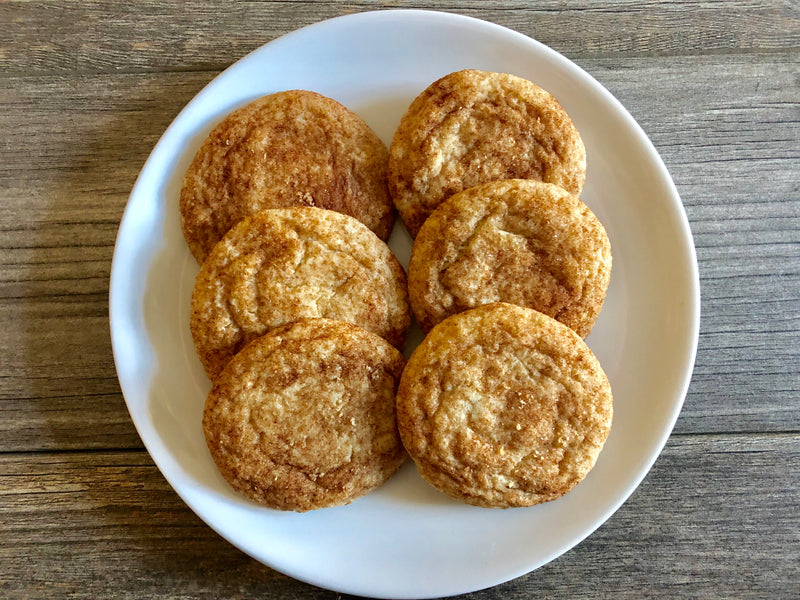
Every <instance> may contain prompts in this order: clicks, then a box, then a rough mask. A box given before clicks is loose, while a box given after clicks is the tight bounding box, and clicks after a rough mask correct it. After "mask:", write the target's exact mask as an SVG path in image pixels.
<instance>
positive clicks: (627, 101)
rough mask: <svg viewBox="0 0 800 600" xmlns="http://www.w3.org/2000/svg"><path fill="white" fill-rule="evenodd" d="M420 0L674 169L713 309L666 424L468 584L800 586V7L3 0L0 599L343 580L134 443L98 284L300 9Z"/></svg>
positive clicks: (316, 14) (103, 285)
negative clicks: (591, 504)
mask: <svg viewBox="0 0 800 600" xmlns="http://www.w3.org/2000/svg"><path fill="white" fill-rule="evenodd" d="M390 7H391V8H398V7H399V8H432V9H438V10H445V11H451V12H458V13H461V14H465V15H469V16H474V17H479V18H483V19H486V20H490V21H493V22H496V23H499V24H501V25H505V26H508V27H511V28H513V29H516V30H518V31H520V32H522V33H524V34H527V35H529V36H531V37H533V38H536V39H538V40H540V41H542V42H544V43H545V44H547V45H549V46H551V47H552V48H554V49H556V50H557V51H559V52H561V53H563V54H564V55H566V56H567V57H568V58H570V59H572V60H573V61H575V62H576V63H578V64H579V65H581V66H582V67H583V68H585V69H586V70H587V71H588V72H589V73H591V74H592V75H593V76H594V77H595V78H597V79H598V80H599V81H600V82H601V83H602V84H604V85H605V86H606V87H607V88H609V89H610V91H611V92H612V93H613V94H615V95H616V96H617V97H618V98H619V99H620V100H621V101H622V103H623V104H624V105H625V106H626V107H627V108H628V110H629V111H630V112H631V113H632V114H633V116H634V117H635V118H636V119H637V120H638V121H639V123H640V124H641V125H642V126H643V128H644V130H645V131H646V132H647V133H648V135H649V136H650V137H651V139H652V140H653V142H654V144H655V146H656V148H657V149H658V151H659V152H660V154H661V156H662V157H663V159H664V161H665V163H666V165H667V167H668V169H669V170H670V172H671V174H672V176H673V178H674V180H675V183H676V185H677V187H678V190H679V192H680V194H681V196H682V199H683V202H684V205H685V207H686V212H687V214H688V216H689V220H690V223H691V227H692V231H693V234H694V239H695V244H696V246H697V253H698V259H699V267H700V275H701V285H702V300H703V303H702V320H701V332H700V343H699V351H698V356H697V363H696V367H695V370H694V375H693V380H692V384H691V388H690V390H689V393H688V396H687V398H686V403H685V405H684V409H683V412H682V413H681V416H680V418H679V420H678V422H677V425H676V427H675V430H674V433H673V435H672V436H671V438H670V440H669V442H668V443H667V446H666V448H665V450H664V452H663V454H662V455H661V457H660V458H659V459H658V461H657V462H656V464H655V466H654V468H653V469H652V471H651V472H650V474H649V475H648V477H647V478H646V479H645V481H644V483H643V484H642V485H641V486H640V487H639V488H638V490H637V491H636V492H635V493H634V494H633V496H632V497H631V498H630V499H629V500H628V502H627V503H626V504H624V505H623V507H622V508H621V509H620V510H619V511H618V512H617V513H616V514H615V515H614V516H613V517H612V518H611V519H610V520H609V521H608V522H607V523H606V524H605V525H603V526H602V527H601V528H600V529H599V530H598V531H597V532H596V533H595V534H593V535H592V536H591V537H589V538H588V539H587V540H585V541H584V542H582V543H581V544H579V545H578V546H577V547H576V548H574V549H573V550H571V551H570V552H568V553H567V554H565V555H563V556H562V557H560V558H558V559H557V560H555V561H553V562H552V563H550V564H548V565H546V566H545V567H543V568H541V569H539V570H537V571H535V572H534V573H530V574H528V575H526V576H524V577H521V578H519V579H517V580H514V581H511V582H508V583H506V584H503V585H500V586H498V587H496V588H493V589H490V590H485V591H482V592H477V593H474V594H470V595H468V596H465V597H468V598H475V599H479V598H480V599H485V598H528V597H531V598H533V597H536V598H612V597H613V598H620V597H624V598H643V597H664V598H798V597H800V536H799V535H798V531H800V518H799V517H800V506H799V505H800V503H799V502H798V486H800V457H799V456H798V450H799V449H800V444H798V442H800V403H799V402H798V398H799V396H800V377H798V372H799V371H800V369H799V368H798V363H800V175H799V174H798V173H799V171H800V149H799V147H800V3H799V2H796V1H794V0H785V1H771V2H770V1H757V0H754V1H747V0H730V1H727V2H722V1H699V0H686V1H682V2H666V1H657V0H648V1H644V2H630V1H616V2H613V1H602V2H601V1H592V0H580V1H575V2H556V1H547V2H545V1H542V2H521V1H517V0H501V1H497V2H482V1H479V0H471V1H465V2H454V1H448V2H445V1H434V2H424V3H423V2H406V1H398V2H389V3H380V2H370V1H365V0H359V1H355V2H347V3H343V2H332V1H326V2H309V1H288V0H283V1H275V2H229V3H213V2H166V1H158V2H153V1H147V2H133V3H117V2H103V1H92V2H65V1H23V0H18V1H4V2H2V3H0V61H2V62H0V65H1V66H0V144H1V146H0V147H1V148H2V159H0V161H1V163H0V205H1V206H2V211H1V212H0V246H2V251H1V252H0V265H1V266H0V331H2V336H0V343H1V344H2V350H0V365H1V366H0V369H1V370H0V597H4V598H72V597H74V598H150V597H153V598H156V597H157V598H249V597H258V598H306V599H310V598H330V599H333V598H338V597H339V595H338V594H336V593H334V592H329V591H325V590H321V589H317V588H315V587H312V586H309V585H306V584H302V583H299V582H297V581H294V580H293V579H291V578H289V577H286V576H284V575H281V574H279V573H276V572H274V571H272V570H271V569H269V568H267V567H265V566H263V565H261V564H259V563H257V562H256V561H254V560H252V559H250V558H249V557H248V556H246V555H244V554H242V553H241V552H239V551H238V550H236V549H235V548H234V547H233V546H231V545H229V544H228V543H227V542H226V541H224V540H223V539H221V538H220V537H219V536H217V535H216V534H215V533H214V532H213V531H212V530H211V529H209V528H208V527H207V526H206V525H204V524H203V523H202V522H201V521H200V520H199V519H198V518H197V517H196V516H194V514H193V513H192V512H191V511H190V510H189V509H188V508H187V507H186V506H185V505H184V504H183V503H182V502H181V500H180V499H179V498H178V496H177V495H176V494H175V493H174V492H173V491H172V490H171V488H170V487H169V485H168V484H167V483H166V481H165V480H164V478H163V477H162V476H161V474H160V473H159V471H158V470H157V469H156V467H155V466H154V464H153V462H152V461H151V459H150V457H149V455H148V454H147V452H146V451H145V450H144V448H143V446H142V443H141V441H140V439H139V437H138V436H137V434H136V431H135V430H134V428H133V425H132V423H131V421H130V418H129V416H128V413H127V410H126V407H125V403H124V400H123V398H122V395H121V393H120V389H119V385H118V383H117V378H116V375H115V371H114V364H113V359H112V354H111V344H110V338H109V326H108V325H109V324H108V316H107V315H108V280H109V271H110V265H111V256H112V251H113V245H114V240H115V235H116V232H117V227H118V225H119V221H120V218H121V216H122V211H123V209H124V207H125V202H126V200H127V197H128V194H129V192H130V190H131V187H132V186H133V183H134V180H135V178H136V175H137V173H138V172H139V170H140V169H141V167H142V165H143V163H144V161H145V159H146V158H147V156H148V153H149V152H150V150H151V149H152V147H153V145H154V144H155V142H156V141H157V139H158V138H159V136H160V135H161V133H162V132H163V131H164V129H165V128H166V127H167V125H168V124H169V123H170V121H171V120H172V119H173V118H174V117H175V116H176V114H177V113H178V111H179V110H180V109H181V107H182V106H183V105H184V104H185V103H186V102H188V101H189V100H190V99H191V98H192V97H193V96H194V95H195V94H196V93H197V92H198V91H199V90H200V89H201V88H202V87H203V86H204V85H205V84H206V83H208V82H209V81H210V80H211V79H212V78H214V77H215V76H216V75H217V74H218V73H219V72H220V71H221V70H222V69H224V68H225V67H227V66H228V65H229V64H231V63H232V62H234V61H235V60H236V59H238V58H240V57H241V56H242V55H244V54H245V53H247V52H249V51H250V50H252V49H254V48H256V47H258V46H260V45H262V44H264V43H265V42H268V41H270V40H272V39H274V38H276V37H278V36H280V35H282V34H284V33H287V32H289V31H291V30H294V29H296V28H298V27H300V26H303V25H307V24H309V23H312V22H315V21H319V20H322V19H325V18H329V17H334V16H337V15H342V14H347V13H353V12H358V11H364V10H371V9H381V8H390Z"/></svg>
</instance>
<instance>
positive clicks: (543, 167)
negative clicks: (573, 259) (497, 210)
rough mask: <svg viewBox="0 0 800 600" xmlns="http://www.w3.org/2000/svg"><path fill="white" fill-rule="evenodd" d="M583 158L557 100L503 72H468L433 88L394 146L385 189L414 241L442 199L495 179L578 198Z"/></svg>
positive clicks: (420, 99)
mask: <svg viewBox="0 0 800 600" xmlns="http://www.w3.org/2000/svg"><path fill="white" fill-rule="evenodd" d="M585 178H586V152H585V149H584V146H583V142H582V141H581V138H580V135H579V134H578V131H577V129H575V126H574V125H573V123H572V121H571V120H570V118H569V116H568V115H567V113H566V112H565V111H564V109H563V108H562V107H561V105H560V104H559V103H558V101H557V100H556V99H555V98H554V97H553V96H552V95H551V94H550V93H548V92H547V91H545V90H543V89H542V88H540V87H539V86H537V85H535V84H534V83H532V82H530V81H528V80H526V79H523V78H521V77H517V76H514V75H509V74H506V73H491V72H486V71H478V70H465V71H458V72H455V73H451V74H449V75H446V76H445V77H442V78H441V79H439V80H438V81H436V82H434V83H433V84H431V85H430V86H429V87H428V88H427V89H426V90H425V91H423V92H422V93H421V94H420V95H419V96H418V97H417V98H416V99H415V100H414V101H413V102H412V103H411V106H410V107H409V109H408V112H407V113H406V114H405V116H404V117H403V118H402V120H401V122H400V126H399V127H398V128H397V131H396V132H395V135H394V139H393V140H392V144H391V148H390V158H389V191H390V193H391V195H392V200H393V201H394V203H395V206H396V207H397V209H398V211H399V212H400V216H401V217H402V219H403V222H404V223H405V225H406V227H407V228H408V230H409V232H410V233H411V235H412V236H415V235H416V234H417V231H418V230H419V228H420V227H421V226H422V223H423V222H424V221H425V219H426V218H427V216H428V215H429V214H430V213H431V212H433V210H434V209H435V208H436V207H437V206H438V205H439V204H440V203H441V202H442V201H443V200H445V199H446V198H447V197H449V196H451V195H452V194H455V193H457V192H460V191H461V190H464V189H467V188H470V187H474V186H476V185H479V184H481V183H487V182H489V181H496V180H499V179H535V180H538V181H544V182H547V183H553V184H556V185H558V186H560V187H562V188H564V189H566V190H567V191H569V192H571V193H573V194H580V192H581V190H582V189H583V184H584V181H585Z"/></svg>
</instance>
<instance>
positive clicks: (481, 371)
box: [397, 303, 612, 508]
mask: <svg viewBox="0 0 800 600" xmlns="http://www.w3.org/2000/svg"><path fill="white" fill-rule="evenodd" d="M611 418H612V395H611V388H610V385H609V383H608V379H607V378H606V375H605V373H604V372H603V370H602V368H601V367H600V364H599V362H598V361H597V359H596V358H595V356H594V355H593V354H592V352H591V350H589V348H588V347H587V346H586V344H585V343H584V342H583V340H582V339H581V338H580V337H578V335H577V334H576V333H575V332H574V331H572V330H571V329H569V328H568V327H566V326H565V325H562V324H561V323H558V322H557V321H555V320H554V319H551V318H550V317H548V316H546V315H543V314H541V313H539V312H537V311H534V310H531V309H527V308H523V307H519V306H515V305H511V304H505V303H495V304H490V305H485V306H481V307H479V308H475V309H472V310H469V311H466V312H463V313H459V314H457V315H454V316H452V317H450V318H448V319H445V320H444V321H442V322H441V323H439V324H438V325H437V326H436V327H434V328H433V330H432V331H431V332H430V333H429V334H428V336H427V337H426V338H425V340H424V341H423V342H422V344H420V346H419V347H418V348H417V349H416V350H415V351H414V353H413V354H412V356H411V358H410V359H409V361H408V364H407V366H406V369H405V370H404V372H403V376H402V378H401V381H400V387H399V389H398V392H397V423H398V427H399V430H400V435H401V438H402V440H403V444H404V446H405V448H406V449H407V451H408V453H409V455H410V456H411V458H413V459H414V462H415V463H416V464H417V468H418V470H419V472H420V474H421V475H422V477H423V478H424V479H425V480H427V481H428V482H429V483H431V484H432V485H433V486H434V487H436V488H437V489H439V490H440V491H442V492H444V493H446V494H448V495H449V496H452V497H454V498H457V499H459V500H462V501H464V502H466V503H468V504H473V505H476V506H485V507H493V508H507V507H513V506H530V505H534V504H538V503H541V502H547V501H550V500H554V499H556V498H558V497H559V496H562V495H563V494H565V493H567V492H568V491H569V490H571V489H572V488H574V487H575V486H576V485H577V484H578V483H579V482H580V481H581V480H582V479H583V478H584V477H585V476H586V474H587V473H588V472H589V471H590V469H591V468H592V467H593V466H594V464H595V461H596V460H597V457H598V455H599V453H600V451H601V449H602V447H603V444H604V443H605V440H606V437H607V436H608V433H609V430H610V427H611Z"/></svg>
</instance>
